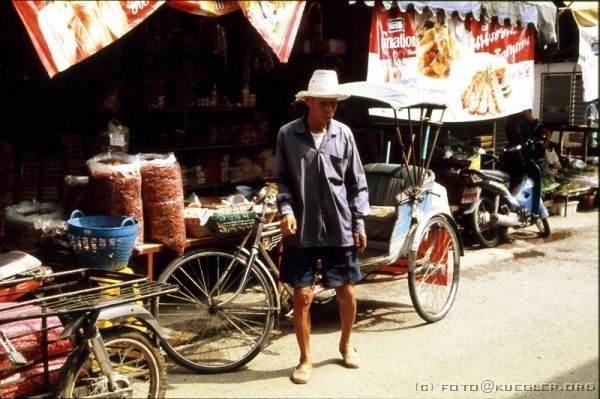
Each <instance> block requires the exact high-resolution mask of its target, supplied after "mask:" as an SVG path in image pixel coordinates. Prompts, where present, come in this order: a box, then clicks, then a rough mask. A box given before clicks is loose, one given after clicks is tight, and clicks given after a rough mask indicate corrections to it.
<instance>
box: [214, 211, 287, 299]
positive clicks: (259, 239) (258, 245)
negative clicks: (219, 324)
mask: <svg viewBox="0 0 600 399" xmlns="http://www.w3.org/2000/svg"><path fill="white" fill-rule="evenodd" d="M262 208H263V209H262V211H261V214H260V216H258V218H257V220H256V223H255V225H254V227H253V228H252V229H251V230H250V231H249V232H248V233H246V235H245V237H244V239H243V240H242V242H241V243H240V245H239V246H238V248H237V251H236V252H235V254H234V255H235V256H234V257H233V259H232V260H231V262H230V263H229V265H228V266H227V268H226V269H225V273H223V274H222V275H221V277H220V279H219V282H218V283H217V284H215V286H214V287H213V289H212V290H211V292H210V293H209V298H211V297H212V295H214V294H215V292H214V290H215V288H216V287H218V286H220V283H222V282H223V281H225V280H226V279H227V278H228V277H229V274H230V272H231V268H232V266H233V264H234V263H235V262H236V261H237V259H238V256H239V254H240V253H243V254H244V255H245V256H248V259H247V261H246V267H245V269H244V275H243V276H242V278H241V279H240V284H239V286H238V288H237V290H236V291H235V293H234V294H233V295H231V297H230V298H229V299H227V300H225V301H223V302H219V303H217V304H214V303H211V305H212V306H216V307H217V308H223V307H225V306H227V305H228V304H229V303H231V301H233V300H234V299H235V298H236V297H237V296H238V295H239V294H240V292H242V290H243V289H244V287H245V286H246V283H247V282H248V275H249V273H250V270H251V269H252V265H253V264H254V261H255V260H256V258H257V256H258V255H259V254H260V255H262V259H264V260H266V261H267V265H268V269H269V270H270V271H271V272H272V273H273V274H274V275H275V277H276V279H277V281H279V269H278V268H277V266H276V265H275V262H273V259H271V256H270V255H269V253H268V251H269V250H271V249H273V248H274V247H275V245H277V244H278V243H279V242H281V239H282V235H281V229H280V228H279V225H280V223H279V222H273V223H265V215H266V212H267V201H266V200H265V202H264V203H263V207H262ZM252 235H254V241H253V242H252V246H251V247H250V251H248V250H247V249H246V243H247V242H248V240H249V239H250V237H251V236H252ZM271 283H272V285H273V288H275V292H277V290H276V288H277V287H276V284H275V281H273V280H272V279H271ZM283 286H284V289H285V290H286V291H288V293H289V294H290V295H291V294H292V290H291V288H289V287H288V286H287V285H285V284H284V285H283ZM277 308H279V304H278V306H277Z"/></svg>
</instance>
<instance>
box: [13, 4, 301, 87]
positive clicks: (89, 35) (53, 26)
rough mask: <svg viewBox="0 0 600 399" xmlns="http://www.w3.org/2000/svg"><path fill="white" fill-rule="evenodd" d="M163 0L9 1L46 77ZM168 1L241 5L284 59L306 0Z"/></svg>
mask: <svg viewBox="0 0 600 399" xmlns="http://www.w3.org/2000/svg"><path fill="white" fill-rule="evenodd" d="M164 3H165V1H164V0H158V1H157V0H154V1H126V0H120V1H108V0H105V1H53V2H46V1H39V0H28V1H22V0H19V1H17V0H13V5H14V6H15V8H16V10H17V13H18V14H19V16H20V18H21V20H22V21H23V24H24V25H25V27H26V28H27V33H28V34H29V37H30V38H31V41H32V42H33V45H34V47H35V50H36V52H37V54H38V56H39V57H40V60H41V61H42V63H43V65H44V67H45V69H46V71H47V72H48V75H50V77H53V76H54V75H56V74H57V73H59V72H61V71H64V70H65V69H67V68H69V67H71V66H72V65H74V64H76V63H78V62H80V61H83V60H84V59H86V58H88V57H89V56H91V55H92V54H95V53H96V52H98V51H100V50H101V49H103V48H104V47H106V46H108V45H110V44H111V43H113V42H114V41H116V40H118V39H119V38H120V37H122V36H123V35H124V34H126V33H127V32H129V31H130V30H131V29H133V28H135V27H136V26H137V25H138V24H140V23H141V22H142V21H143V20H144V19H146V18H147V17H148V16H150V15H151V14H152V13H154V12H155V11H156V10H157V9H158V8H159V7H161V6H162V5H163V4H164ZM167 4H169V5H171V6H172V7H175V8H178V9H180V10H183V11H187V12H191V13H195V14H200V15H211V16H213V15H214V16H218V15H223V14H225V13H228V12H231V11H236V10H242V12H243V13H244V15H245V16H246V18H248V20H249V21H250V23H251V24H252V26H254V27H255V28H256V30H257V31H258V33H259V34H260V35H261V36H262V37H263V39H264V40H265V41H266V42H267V44H268V45H269V46H270V47H271V48H272V49H273V52H274V53H275V55H276V56H277V57H278V58H279V60H280V61H281V62H287V60H288V57H289V55H290V52H291V49H292V46H293V43H294V40H295V38H296V33H297V31H298V27H299V25H300V20H301V18H302V13H303V11H304V5H305V1H294V2H287V1H283V2H270V1H199V0H174V1H171V2H168V3H167Z"/></svg>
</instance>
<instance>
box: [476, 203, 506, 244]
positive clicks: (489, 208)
mask: <svg viewBox="0 0 600 399" xmlns="http://www.w3.org/2000/svg"><path fill="white" fill-rule="evenodd" d="M492 213H494V203H493V202H492V200H491V199H489V198H488V197H481V199H480V200H479V202H478V203H477V206H476V207H475V210H474V211H473V213H472V214H471V227H472V228H471V232H472V233H473V237H474V238H475V240H476V241H477V242H478V243H479V244H481V246H483V247H485V248H493V247H495V246H497V245H498V244H499V243H500V240H501V238H502V233H501V229H500V226H498V225H497V224H495V223H491V222H490V221H489V220H490V215H491V214H492Z"/></svg>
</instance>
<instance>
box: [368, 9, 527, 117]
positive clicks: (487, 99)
mask: <svg viewBox="0 0 600 399" xmlns="http://www.w3.org/2000/svg"><path fill="white" fill-rule="evenodd" d="M533 60H534V36H533V30H532V29H531V28H523V27H520V26H504V25H498V24H493V23H491V22H485V21H481V22H480V21H477V20H471V19H468V18H467V19H465V20H461V19H458V18H438V17H437V16H428V15H427V14H425V13H422V14H418V13H416V12H415V11H405V12H403V11H400V10H399V9H390V10H389V11H386V10H378V9H377V8H373V17H372V23H371V38H370V45H369V65H368V74H367V81H370V82H377V83H387V84H395V85H409V86H412V87H414V88H415V92H416V93H419V95H421V96H423V101H427V100H432V101H434V102H442V103H445V104H447V107H448V108H447V110H446V113H445V118H444V119H445V120H446V121H475V120H483V119H492V118H498V117H502V116H505V115H509V114H513V113H517V112H520V111H522V110H524V109H528V108H532V107H533V95H534V69H533V67H534V62H533Z"/></svg>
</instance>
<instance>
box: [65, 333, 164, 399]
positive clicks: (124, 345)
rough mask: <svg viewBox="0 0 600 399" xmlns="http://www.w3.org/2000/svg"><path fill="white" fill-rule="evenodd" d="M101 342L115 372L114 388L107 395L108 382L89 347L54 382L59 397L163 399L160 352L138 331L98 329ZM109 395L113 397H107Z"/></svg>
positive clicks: (161, 357)
mask: <svg viewBox="0 0 600 399" xmlns="http://www.w3.org/2000/svg"><path fill="white" fill-rule="evenodd" d="M101 334H102V339H103V341H104V344H105V346H106V350H107V352H108V355H109V359H110V363H111V366H112V368H113V371H114V372H115V373H116V376H117V378H116V381H115V382H116V385H117V389H119V390H121V392H118V393H117V392H111V391H110V390H109V388H108V379H107V378H106V376H105V375H104V374H103V373H102V370H101V369H100V365H99V364H98V361H97V360H96V358H95V357H94V355H93V353H92V352H91V351H90V349H89V348H87V347H86V348H85V349H84V350H83V351H82V352H81V355H80V356H78V358H77V359H73V360H72V361H67V363H66V364H65V365H66V367H65V368H63V370H62V371H61V373H62V374H61V376H60V377H59V379H58V381H57V386H56V393H57V394H58V397H59V398H83V397H86V398H96V397H97V398H107V397H123V398H125V397H131V398H164V397H165V392H166V390H167V374H166V373H167V372H166V368H165V361H164V358H163V355H162V353H161V352H160V350H159V349H158V347H157V346H156V345H155V344H152V343H151V342H150V341H149V340H148V338H147V337H146V336H145V335H144V334H142V333H141V332H139V331H136V330H134V329H131V328H126V327H117V328H114V329H110V330H101ZM111 395H113V396H111Z"/></svg>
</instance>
